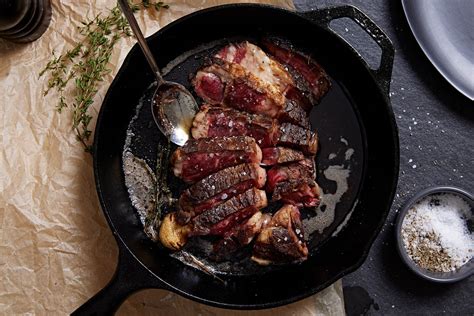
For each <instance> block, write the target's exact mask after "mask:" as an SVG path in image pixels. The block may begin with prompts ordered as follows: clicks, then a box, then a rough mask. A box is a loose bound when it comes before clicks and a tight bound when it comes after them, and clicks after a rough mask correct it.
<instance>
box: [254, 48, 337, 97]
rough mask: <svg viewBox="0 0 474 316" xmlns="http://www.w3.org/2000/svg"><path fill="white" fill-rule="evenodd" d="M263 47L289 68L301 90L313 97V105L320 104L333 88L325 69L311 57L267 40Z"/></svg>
mask: <svg viewBox="0 0 474 316" xmlns="http://www.w3.org/2000/svg"><path fill="white" fill-rule="evenodd" d="M263 46H264V48H265V50H266V51H267V52H269V53H270V54H271V55H272V57H273V58H275V59H276V60H277V61H279V62H280V63H282V64H283V65H285V66H286V67H287V68H288V71H289V72H290V74H291V75H292V77H293V80H294V82H295V83H296V86H297V87H298V89H299V90H301V91H303V93H305V94H306V95H307V96H309V97H311V98H310V101H311V103H313V104H315V103H318V102H319V101H320V100H321V98H322V97H323V96H324V95H325V94H326V93H327V92H328V90H329V88H330V87H331V81H330V79H329V76H328V75H327V74H326V72H325V71H324V69H323V68H322V67H321V66H320V65H319V64H318V63H317V62H316V61H315V60H314V59H312V58H311V57H309V56H305V55H303V54H300V53H296V52H295V51H293V50H291V49H288V48H286V47H284V45H283V44H281V43H277V41H270V40H266V41H264V42H263Z"/></svg>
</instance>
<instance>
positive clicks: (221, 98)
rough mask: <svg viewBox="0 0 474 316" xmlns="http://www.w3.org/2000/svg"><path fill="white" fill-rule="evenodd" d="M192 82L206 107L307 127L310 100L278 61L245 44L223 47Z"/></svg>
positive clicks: (251, 45) (247, 43)
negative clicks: (256, 115)
mask: <svg viewBox="0 0 474 316" xmlns="http://www.w3.org/2000/svg"><path fill="white" fill-rule="evenodd" d="M238 52H240V53H238ZM192 83H193V86H194V90H195V91H196V93H197V94H198V96H200V97H201V98H202V99H203V100H204V101H206V102H207V103H209V104H212V105H220V106H225V107H232V108H235V109H238V110H240V111H245V112H249V113H256V114H261V115H265V116H269V117H272V118H278V120H279V121H281V122H291V123H293V124H296V125H300V126H303V127H309V119H308V117H307V111H308V110H309V109H311V107H312V105H311V103H310V101H309V100H308V99H307V98H306V97H305V96H304V95H303V94H302V93H301V92H300V91H299V90H298V89H297V88H296V87H295V83H294V82H293V79H292V78H291V76H290V74H289V73H288V72H287V71H286V70H285V69H284V68H283V67H282V66H281V65H280V64H279V63H278V62H276V61H275V60H273V59H272V58H270V57H269V56H268V55H266V54H265V52H263V51H262V50H261V49H260V48H258V47H257V46H255V45H253V44H251V43H249V42H242V43H237V44H229V45H227V46H226V47H224V48H223V49H222V50H221V51H220V52H219V53H218V54H217V55H216V56H215V58H213V59H212V63H211V64H210V65H207V66H205V67H203V68H201V69H200V70H199V71H198V73H197V74H196V76H195V77H194V79H193V80H192Z"/></svg>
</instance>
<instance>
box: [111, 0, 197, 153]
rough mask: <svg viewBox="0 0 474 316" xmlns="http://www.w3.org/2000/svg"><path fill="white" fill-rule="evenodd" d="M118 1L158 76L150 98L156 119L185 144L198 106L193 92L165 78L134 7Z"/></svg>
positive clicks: (161, 127) (171, 136)
mask: <svg viewBox="0 0 474 316" xmlns="http://www.w3.org/2000/svg"><path fill="white" fill-rule="evenodd" d="M118 2H119V4H120V7H121V9H122V12H123V14H124V15H125V18H126V19H127V21H128V23H129V24H130V28H131V29H132V31H133V34H134V35H135V37H136V38H137V41H138V44H139V45H140V48H141V49H142V51H143V54H144V55H145V58H146V60H147V61H148V64H149V65H150V68H151V70H152V71H153V73H154V74H155V77H156V82H157V87H156V90H155V92H154V94H153V98H152V101H151V112H152V114H153V119H154V121H155V123H156V125H157V126H158V129H159V130H160V131H161V132H162V133H163V134H164V135H165V136H166V137H168V139H169V140H170V141H171V142H172V143H174V144H176V145H178V146H183V145H184V144H185V143H186V141H187V140H188V139H189V131H190V129H191V124H192V121H193V118H194V115H195V114H196V112H197V111H198V110H199V107H198V105H197V102H196V100H195V99H194V97H193V95H192V94H191V92H189V90H187V89H186V88H185V87H184V86H182V85H180V84H179V83H176V82H171V81H165V80H164V79H163V77H162V76H161V73H160V69H159V68H158V65H157V63H156V61H155V58H154V57H153V54H152V53H151V51H150V48H149V47H148V44H147V42H146V40H145V37H144V36H143V33H142V32H141V30H140V27H139V26H138V23H137V20H136V19H135V16H134V15H133V11H132V9H130V6H129V5H128V0H119V1H118Z"/></svg>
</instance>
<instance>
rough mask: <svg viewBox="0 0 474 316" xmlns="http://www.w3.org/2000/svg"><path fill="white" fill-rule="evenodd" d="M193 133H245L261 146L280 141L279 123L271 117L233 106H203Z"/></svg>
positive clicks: (217, 135)
mask: <svg viewBox="0 0 474 316" xmlns="http://www.w3.org/2000/svg"><path fill="white" fill-rule="evenodd" d="M191 133H192V135H193V137H194V138H196V139H199V138H206V137H222V136H236V135H245V136H250V137H253V138H255V140H256V141H257V144H258V145H259V146H261V147H272V146H274V145H275V144H276V142H277V141H278V136H279V135H278V134H279V131H278V123H277V121H276V120H273V119H271V118H268V117H265V116H262V115H257V114H249V113H245V112H240V111H237V110H235V109H231V108H222V107H210V106H207V105H206V106H203V107H202V108H201V111H200V112H198V113H197V114H196V116H195V117H194V121H193V127H192V130H191Z"/></svg>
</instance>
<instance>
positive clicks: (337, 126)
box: [95, 5, 398, 308]
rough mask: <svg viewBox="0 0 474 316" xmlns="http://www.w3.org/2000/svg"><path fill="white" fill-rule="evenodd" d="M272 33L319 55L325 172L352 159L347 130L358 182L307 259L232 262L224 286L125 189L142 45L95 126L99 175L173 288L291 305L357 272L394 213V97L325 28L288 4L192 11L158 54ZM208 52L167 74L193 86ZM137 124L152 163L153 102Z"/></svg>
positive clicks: (139, 252) (241, 301)
mask: <svg viewBox="0 0 474 316" xmlns="http://www.w3.org/2000/svg"><path fill="white" fill-rule="evenodd" d="M242 17H245V21H242ZM189 30H193V31H192V32H190V31H189ZM268 35H272V36H277V37H279V38H283V39H288V40H290V41H291V43H292V44H294V46H295V48H296V49H297V50H300V51H302V52H304V53H307V54H310V55H311V56H313V57H314V58H315V59H316V60H318V61H319V62H320V63H321V64H322V65H323V67H324V68H325V69H326V70H327V72H328V73H329V75H330V76H331V78H332V80H333V88H332V89H331V91H330V93H329V94H328V95H327V96H326V97H325V98H324V100H323V102H322V103H321V104H320V105H318V106H317V107H316V108H315V109H314V111H313V112H312V114H311V121H312V125H313V127H315V128H316V129H317V130H318V132H319V135H320V143H321V148H320V151H319V153H318V156H317V166H318V168H319V170H320V171H322V170H324V169H326V168H327V166H329V165H330V164H335V162H338V161H337V160H336V161H329V159H328V157H329V154H330V153H334V152H337V153H338V154H339V155H338V157H341V155H342V156H343V151H344V150H345V149H346V148H345V146H346V145H345V144H343V143H342V142H341V137H342V138H343V139H345V140H347V142H348V144H349V145H348V146H349V147H351V148H353V149H354V154H353V156H352V158H351V160H350V162H343V161H342V160H341V161H339V163H341V164H343V163H345V164H346V165H347V164H350V169H351V173H350V177H349V189H348V191H347V192H346V193H345V194H344V196H343V198H342V200H341V202H340V203H339V204H338V207H337V210H336V219H335V221H334V224H333V225H331V226H330V227H329V228H328V229H326V230H325V231H324V232H323V234H315V235H314V238H312V239H311V241H310V249H311V256H310V259H309V260H308V261H306V262H304V263H303V264H300V265H294V266H286V267H284V268H282V267H279V268H276V269H275V268H273V269H268V268H260V267H257V266H256V265H248V264H246V265H245V266H244V268H243V269H242V267H241V266H240V267H238V268H234V269H232V270H233V273H230V274H229V273H227V274H226V275H225V276H224V277H223V278H224V280H225V283H222V282H221V281H219V280H216V279H214V278H212V277H210V276H209V275H207V274H205V273H203V272H201V271H198V270H196V269H194V268H191V267H189V266H186V265H184V264H183V263H181V262H180V261H178V260H176V259H173V258H171V257H169V255H168V253H167V252H166V251H165V250H163V249H161V248H159V247H157V246H156V245H155V244H153V243H152V242H151V241H150V240H149V239H148V238H147V237H146V236H145V234H144V233H143V232H142V225H141V223H140V221H139V219H138V216H137V215H136V212H135V210H134V209H133V207H132V206H131V203H130V200H129V197H128V194H127V192H126V188H125V185H124V179H123V172H122V167H121V156H122V150H123V146H124V141H125V137H126V130H127V127H128V125H129V123H130V120H131V118H132V117H133V116H134V115H135V108H136V105H137V104H138V101H139V99H140V98H141V97H142V96H143V95H145V94H146V93H147V87H149V85H150V84H151V83H152V82H153V79H154V78H153V76H152V74H151V72H150V71H149V70H148V66H147V65H146V64H145V60H144V58H143V56H142V55H141V52H140V51H139V50H138V49H137V47H135V48H134V49H133V50H132V51H131V53H130V54H129V56H128V57H127V60H126V61H125V62H124V65H123V66H122V68H121V70H120V72H119V74H118V75H117V77H116V79H115V80H114V83H113V84H112V86H111V88H110V89H109V92H108V95H107V97H106V100H105V101H104V104H103V106H102V109H101V113H100V117H99V120H98V125H97V129H96V141H95V150H96V152H95V168H96V180H97V184H98V190H99V197H100V198H101V201H102V205H103V208H104V211H105V213H106V214H107V216H108V219H109V222H110V223H111V226H112V229H113V230H114V231H116V232H117V234H118V236H119V237H120V239H121V240H122V241H123V243H124V244H125V245H126V247H127V248H128V249H129V250H130V251H131V252H132V253H133V254H134V255H135V256H136V258H137V259H138V260H139V261H140V262H141V263H142V264H143V265H144V266H146V267H147V268H148V269H149V270H150V271H151V272H152V273H154V274H155V275H156V276H158V277H159V278H161V279H162V280H164V281H165V282H166V283H167V284H169V286H170V287H171V288H172V289H174V290H175V291H178V292H180V293H181V294H183V295H186V296H189V297H192V298H194V299H197V300H200V301H203V302H206V303H210V304H217V305H219V306H224V307H243V306H244V307H246V308H251V307H253V308H255V307H260V308H262V307H267V306H274V305H279V304H284V303H287V302H289V301H293V300H296V299H298V298H302V297H304V296H307V295H309V294H311V293H314V292H316V291H318V290H321V289H322V288H324V287H325V286H327V285H329V284H330V283H331V282H334V281H335V280H336V279H337V278H339V277H341V276H342V275H343V274H344V273H347V272H348V271H351V270H353V269H355V267H356V266H357V265H358V264H360V263H361V260H362V259H363V258H364V257H365V255H366V254H367V251H368V249H369V246H370V243H371V241H372V239H373V238H374V236H375V234H376V232H377V230H378V229H379V228H380V225H381V224H382V223H383V221H384V219H385V216H386V212H387V210H388V208H389V206H390V203H391V198H392V195H393V189H394V188H393V186H394V182H395V179H396V174H397V171H396V170H397V167H398V147H397V146H398V143H397V140H396V129H395V127H394V123H393V114H392V113H391V110H390V108H389V106H388V104H387V100H386V96H384V95H383V94H382V93H381V92H380V90H379V88H378V86H377V85H376V83H375V82H374V80H373V78H372V76H371V74H370V72H369V71H368V70H367V68H366V67H365V65H364V63H363V62H362V61H361V60H360V59H359V57H357V55H355V54H354V52H353V51H352V50H351V49H350V48H349V47H348V46H346V45H345V44H344V43H343V42H342V41H341V40H340V39H339V38H338V37H337V36H336V35H334V34H332V33H331V32H329V31H327V30H325V29H324V28H321V27H319V26H317V25H315V24H313V23H311V22H309V21H307V20H305V19H304V18H302V17H300V16H298V15H296V14H293V13H290V12H287V11H283V10H278V9H271V8H265V7H259V6H250V5H249V6H228V7H225V8H220V9H211V10H208V11H206V12H200V13H198V14H194V15H192V16H188V17H185V18H184V19H181V20H179V21H177V22H175V23H173V24H171V25H170V26H168V27H166V28H164V29H163V30H162V31H160V32H158V33H157V34H156V35H154V36H152V37H151V38H150V44H151V49H152V51H153V53H154V54H155V55H156V56H159V59H158V63H159V65H160V67H164V66H165V65H166V64H167V63H168V62H169V61H171V60H173V59H174V58H176V57H177V56H179V55H181V54H182V53H184V52H186V51H189V50H191V49H194V48H196V47H197V46H200V45H202V44H205V43H209V42H212V41H220V44H221V45H222V44H225V42H226V41H229V40H233V39H248V40H251V41H253V42H255V43H257V44H258V41H259V39H261V38H262V37H265V36H268ZM223 39H224V40H223ZM205 55H208V52H203V53H202V54H198V55H197V56H195V57H191V58H189V59H188V60H186V61H185V62H184V63H183V64H181V65H180V67H177V68H175V69H174V70H173V71H171V72H170V73H169V75H168V76H167V79H170V80H175V81H178V82H181V83H183V84H185V85H187V86H189V81H188V74H189V73H193V72H195V70H196V69H197V67H199V66H200V65H201V64H202V61H203V60H202V58H203V56H205ZM137 123H138V124H136V131H135V132H136V133H135V134H136V135H137V136H136V137H135V138H134V141H133V143H132V151H133V152H134V153H135V154H136V155H137V156H140V157H142V158H145V159H146V160H147V161H149V163H150V164H151V165H153V161H154V159H155V157H156V143H157V142H158V141H160V140H162V136H161V135H160V134H159V132H158V131H157V129H156V128H155V126H154V123H153V122H152V120H151V115H150V113H149V111H148V109H147V108H144V109H142V110H141V111H140V114H139V116H138V120H137ZM336 159H338V158H336ZM346 167H347V166H346ZM318 182H319V183H320V185H321V187H323V188H324V189H325V191H326V190H329V191H331V190H334V183H331V182H332V181H329V180H327V179H325V178H324V175H323V174H322V173H321V172H320V173H319V174H318ZM356 199H357V200H358V203H357V205H356V207H355V209H354V212H353V214H352V216H351V218H350V220H349V222H348V225H347V228H346V229H344V230H343V231H342V232H340V233H339V234H338V236H336V237H332V238H327V237H328V236H329V235H330V234H331V233H332V232H333V230H334V228H335V227H336V226H337V225H338V224H339V223H340V222H341V221H342V220H343V219H344V217H345V216H346V214H347V212H349V211H350V210H351V208H352V207H353V205H354V202H355V201H356ZM198 255H199V254H198ZM249 267H250V268H249ZM226 272H228V270H226Z"/></svg>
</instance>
